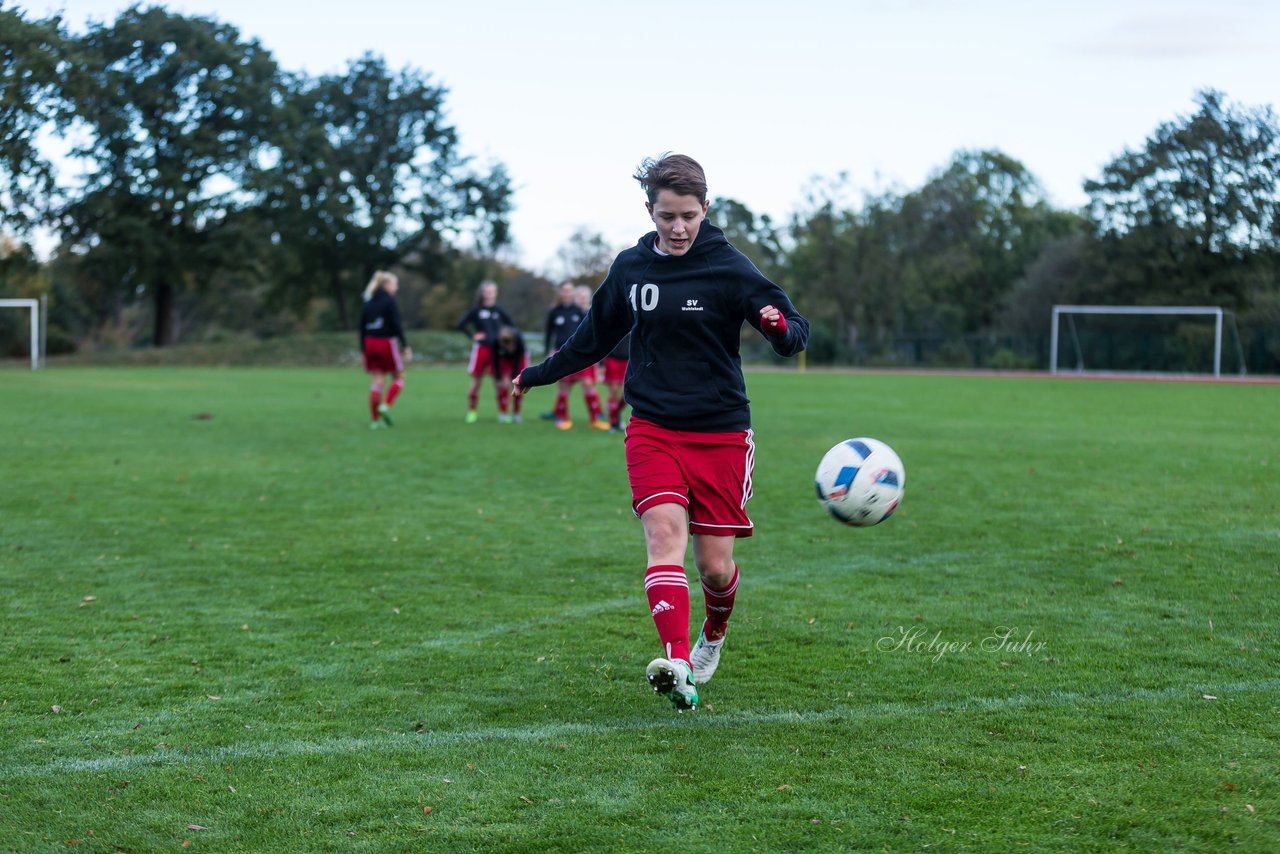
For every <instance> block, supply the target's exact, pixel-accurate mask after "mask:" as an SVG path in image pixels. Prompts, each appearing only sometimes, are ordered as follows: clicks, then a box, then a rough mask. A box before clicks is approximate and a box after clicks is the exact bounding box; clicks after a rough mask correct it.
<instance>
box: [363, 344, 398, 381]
mask: <svg viewBox="0 0 1280 854" xmlns="http://www.w3.org/2000/svg"><path fill="white" fill-rule="evenodd" d="M364 369H365V370H366V371H367V372H369V373H371V374H398V373H400V372H401V371H403V370H404V360H402V359H401V358H400V342H399V341H397V340H396V339H394V338H366V339H364Z"/></svg>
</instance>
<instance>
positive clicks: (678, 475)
mask: <svg viewBox="0 0 1280 854" xmlns="http://www.w3.org/2000/svg"><path fill="white" fill-rule="evenodd" d="M755 456H756V446H755V442H754V441H753V434H752V432H751V431H750V430H743V431H740V432H735V433H694V432H691V431H687V430H667V429H665V428H663V427H659V426H658V425H657V424H654V423H653V422H652V421H645V420H644V419H642V418H632V419H631V421H630V423H628V424H627V476H628V477H629V478H630V480H631V509H632V510H633V511H635V514H636V515H637V516H640V515H642V514H643V513H644V512H645V510H647V509H649V508H650V507H655V506H657V505H659V504H672V503H674V504H680V505H683V506H684V507H685V509H686V510H688V512H689V531H690V533H694V534H711V535H714V536H721V537H749V536H751V530H752V524H751V519H749V518H748V517H747V501H749V500H750V499H751V472H752V470H753V469H754V468H755Z"/></svg>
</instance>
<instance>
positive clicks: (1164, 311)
mask: <svg viewBox="0 0 1280 854" xmlns="http://www.w3.org/2000/svg"><path fill="white" fill-rule="evenodd" d="M1077 315H1146V316H1152V317H1156V316H1167V317H1179V316H1197V317H1207V318H1211V319H1212V321H1213V376H1215V377H1221V376H1222V348H1223V344H1224V331H1225V326H1226V322H1227V321H1229V322H1230V327H1231V331H1232V333H1233V337H1234V339H1235V349H1236V356H1237V358H1238V359H1239V365H1240V373H1241V374H1244V373H1245V364H1244V350H1243V349H1242V347H1241V344H1240V332H1239V330H1238V329H1237V328H1236V322H1235V315H1233V314H1232V313H1231V311H1230V310H1229V309H1225V308H1222V307H1221V306H1216V305H1192V306H1182V305H1055V306H1054V307H1053V319H1052V327H1051V328H1050V330H1049V372H1050V373H1054V374H1056V373H1059V368H1058V352H1059V346H1060V341H1061V335H1060V330H1061V329H1062V326H1063V320H1064V319H1065V320H1066V325H1067V332H1068V335H1069V337H1070V340H1071V349H1072V350H1073V351H1074V353H1075V357H1076V367H1075V370H1076V371H1077V372H1078V373H1085V372H1087V371H1090V370H1094V371H1097V370H1099V369H1097V368H1089V367H1087V366H1086V365H1085V350H1084V348H1083V347H1082V346H1081V342H1080V337H1079V335H1078V334H1077V331H1076V326H1075V317H1076V316H1077Z"/></svg>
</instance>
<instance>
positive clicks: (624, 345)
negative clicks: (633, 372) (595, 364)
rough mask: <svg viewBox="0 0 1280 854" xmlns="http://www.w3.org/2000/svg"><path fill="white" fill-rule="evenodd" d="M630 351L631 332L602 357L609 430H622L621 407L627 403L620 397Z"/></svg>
mask: <svg viewBox="0 0 1280 854" xmlns="http://www.w3.org/2000/svg"><path fill="white" fill-rule="evenodd" d="M630 352H631V333H630V332H628V333H627V334H626V337H624V338H623V339H622V340H621V341H619V342H618V346H617V347H614V348H613V350H612V351H610V353H609V355H607V356H605V357H604V362H603V364H604V387H605V389H606V391H607V393H608V397H607V401H606V402H607V405H608V407H609V432H610V433H621V432H622V407H624V406H626V405H627V403H626V401H625V400H623V398H622V383H623V381H624V380H626V378H627V359H628V358H629V354H630Z"/></svg>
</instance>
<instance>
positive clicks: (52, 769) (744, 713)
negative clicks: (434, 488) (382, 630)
mask: <svg viewBox="0 0 1280 854" xmlns="http://www.w3.org/2000/svg"><path fill="white" fill-rule="evenodd" d="M1276 690H1280V679H1267V680H1262V681H1259V682H1233V683H1228V684H1225V685H1212V684H1202V685H1200V686H1194V687H1193V686H1185V685H1179V686H1177V687H1171V688H1160V689H1157V690H1152V689H1150V688H1138V689H1135V690H1131V691H1111V692H1096V693H1086V692H1081V691H1050V692H1046V693H1043V694H1034V695H1032V694H1018V695H1015V696H1012V697H972V698H969V699H960V700H935V701H933V702H928V703H902V702H895V703H875V704H872V705H870V706H842V707H838V708H833V709H822V710H819V711H814V712H753V711H750V710H739V711H730V712H724V713H707V712H701V713H694V714H692V715H684V716H681V717H680V718H678V719H677V718H676V717H675V716H674V715H673V714H669V713H667V711H668V710H666V709H663V710H662V711H661V712H656V713H655V715H654V717H653V718H650V719H647V720H644V721H633V722H629V723H616V724H594V723H573V722H565V723H558V724H547V725H542V726H537V727H487V728H486V727H482V728H479V729H471V730H449V731H444V732H432V731H427V732H423V733H387V734H385V735H383V736H380V737H377V738H336V739H331V740H328V741H302V740H296V739H295V740H292V741H282V742H278V743H268V744H242V745H231V746H228V747H216V748H212V749H209V750H193V751H181V750H176V749H175V750H166V751H164V752H159V753H151V754H130V755H128V756H104V757H100V758H97V759H56V760H54V761H52V762H47V763H43V764H21V765H19V764H10V763H5V764H0V776H3V777H7V778H14V777H39V776H50V775H53V774H62V773H68V772H71V773H75V772H80V771H89V772H97V771H122V770H125V769H129V768H135V767H146V766H152V765H154V766H174V765H179V766H180V765H196V764H202V763H217V762H224V761H226V760H229V759H235V760H243V759H249V760H253V759H274V758H279V757H289V756H328V755H332V754H337V753H357V752H366V753H367V752H380V753H386V752H389V751H399V750H420V749H422V748H427V747H438V746H448V745H455V744H468V743H472V742H488V741H548V740H556V739H563V738H565V737H567V736H575V735H577V736H595V735H611V734H614V733H625V732H636V731H640V730H648V729H663V730H670V728H671V727H672V726H681V727H694V728H699V729H718V728H721V727H733V726H741V725H742V724H765V725H769V724H794V723H825V722H827V721H833V720H841V719H846V718H854V719H857V718H875V717H885V716H888V717H902V716H906V715H912V716H916V715H920V714H931V713H938V712H944V711H945V712H967V711H985V710H994V709H1016V708H1034V707H1040V706H1065V705H1071V704H1073V703H1120V702H1128V701H1144V700H1169V699H1179V698H1181V699H1186V700H1200V698H1201V697H1203V696H1204V695H1205V694H1212V695H1213V696H1215V697H1218V698H1230V696H1231V695H1232V694H1243V693H1249V692H1254V691H1276Z"/></svg>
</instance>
